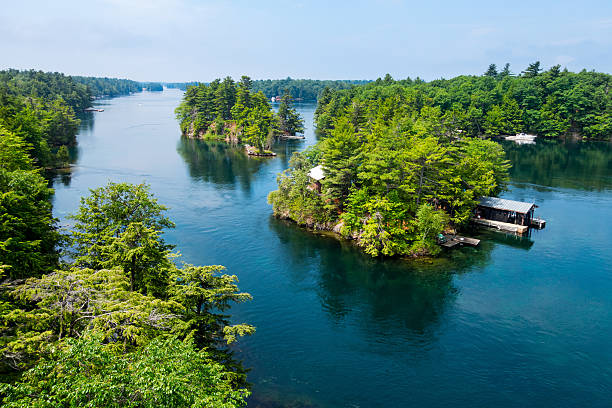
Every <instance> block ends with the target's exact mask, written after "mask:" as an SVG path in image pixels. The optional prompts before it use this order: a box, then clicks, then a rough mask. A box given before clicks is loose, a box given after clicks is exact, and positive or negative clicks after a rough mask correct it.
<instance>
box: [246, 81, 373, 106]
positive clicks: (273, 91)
mask: <svg viewBox="0 0 612 408" xmlns="http://www.w3.org/2000/svg"><path fill="white" fill-rule="evenodd" d="M368 82H369V81H365V80H364V81H360V80H356V81H352V80H340V81H325V80H316V79H293V78H290V77H287V78H286V79H266V80H258V81H253V91H254V92H260V91H261V92H263V94H264V95H265V96H266V97H267V98H272V97H278V96H282V95H284V94H285V93H287V94H288V95H289V96H291V98H293V99H294V100H296V101H311V102H312V101H316V100H317V99H318V98H319V97H320V95H321V93H322V92H323V91H324V89H326V88H329V89H349V88H351V87H353V86H354V85H360V84H365V83H368Z"/></svg>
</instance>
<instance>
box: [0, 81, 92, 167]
mask: <svg viewBox="0 0 612 408" xmlns="http://www.w3.org/2000/svg"><path fill="white" fill-rule="evenodd" d="M90 105H91V94H90V92H89V90H88V88H87V87H86V86H85V85H83V84H80V83H77V82H75V81H74V80H73V79H72V78H71V77H67V76H64V75H63V74H58V73H44V72H40V71H18V70H6V71H0V126H1V127H3V128H4V130H6V131H8V132H10V133H12V134H14V135H16V136H18V137H20V138H21V139H23V140H24V141H25V142H26V143H27V144H28V145H29V148H28V149H26V150H27V151H28V154H29V155H30V157H31V158H32V159H33V161H34V164H35V165H36V166H39V167H52V166H54V165H55V164H56V160H55V158H54V157H53V154H52V153H51V149H52V148H61V146H67V145H68V146H70V145H74V144H75V143H76V138H75V136H76V133H77V131H78V127H79V123H80V122H79V120H78V119H77V117H76V114H75V112H77V111H81V110H83V109H84V108H86V107H88V106H90Z"/></svg>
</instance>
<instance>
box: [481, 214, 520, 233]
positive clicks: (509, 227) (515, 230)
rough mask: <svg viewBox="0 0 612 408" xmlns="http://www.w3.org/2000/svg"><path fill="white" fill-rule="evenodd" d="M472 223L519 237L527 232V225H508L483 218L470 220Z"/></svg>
mask: <svg viewBox="0 0 612 408" xmlns="http://www.w3.org/2000/svg"><path fill="white" fill-rule="evenodd" d="M472 221H473V222H474V223H476V224H479V225H484V226H485V227H490V228H495V229H498V230H500V231H506V232H513V233H515V234H519V235H523V234H525V233H526V232H527V231H528V230H529V227H528V226H527V225H519V224H510V223H509V222H502V221H493V220H487V219H484V218H472Z"/></svg>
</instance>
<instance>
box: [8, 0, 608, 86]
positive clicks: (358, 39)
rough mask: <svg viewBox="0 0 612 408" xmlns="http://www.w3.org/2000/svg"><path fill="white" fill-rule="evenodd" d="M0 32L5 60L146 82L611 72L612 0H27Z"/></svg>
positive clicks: (14, 6) (11, 8)
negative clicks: (538, 69)
mask: <svg viewBox="0 0 612 408" xmlns="http://www.w3.org/2000/svg"><path fill="white" fill-rule="evenodd" d="M0 35H2V38H3V39H4V40H3V41H2V43H1V44H0V51H1V52H2V55H3V58H2V63H1V68H2V69H6V68H17V69H36V70H43V71H52V72H63V73H66V74H68V75H83V76H97V77H114V78H128V79H133V80H137V81H142V82H148V81H155V82H190V81H202V82H207V81H211V80H213V79H215V78H218V77H225V76H227V75H229V76H232V77H234V78H239V77H240V76H241V75H249V76H250V77H252V78H253V79H284V78H287V77H291V78H294V79H299V78H308V79H331V80H336V79H343V80H360V79H369V80H373V79H376V78H378V77H382V76H384V75H385V74H386V73H389V74H391V75H392V76H393V77H394V78H395V79H403V78H406V77H411V78H415V77H417V76H418V77H420V78H423V79H425V80H432V79H437V78H441V77H444V78H451V77H454V76H457V75H462V74H467V75H474V74H481V73H483V72H484V71H485V70H486V68H487V67H488V65H489V64H490V63H495V64H497V66H498V67H499V68H501V67H502V66H503V65H504V64H505V63H506V62H508V63H510V65H511V71H512V72H514V73H520V72H521V71H522V70H524V69H525V68H526V67H527V65H528V64H529V63H531V62H534V61H536V60H539V61H541V64H542V67H543V68H544V69H548V68H549V67H551V66H553V65H556V64H560V65H561V66H562V67H567V68H568V69H569V70H571V71H580V70H582V69H586V70H589V71H590V70H595V71H600V72H612V53H610V50H611V49H612V4H611V3H610V2H606V1H590V2H589V1H587V2H582V3H577V2H570V1H565V0H562V1H555V2H550V1H547V2H538V3H535V2H520V3H519V2H517V3H515V4H512V5H511V6H508V7H505V6H504V5H500V4H494V3H490V2H484V1H480V0H479V1H475V2H472V4H470V5H469V6H466V5H463V4H459V3H457V2H448V1H445V2H441V3H439V4H436V5H432V4H423V3H420V2H412V1H402V0H376V1H353V2H343V1H339V2H334V3H333V4H328V3H326V2H322V1H313V2H308V3H306V2H281V1H269V2H265V4H255V5H254V4H252V3H250V2H247V1H243V0H235V1H195V0H147V1H145V0H132V1H129V2H125V1H121V0H101V1H99V2H97V3H82V2H77V1H76V0H66V1H59V2H53V3H47V2H43V1H24V2H21V3H11V4H7V5H4V6H3V10H2V14H1V16H0Z"/></svg>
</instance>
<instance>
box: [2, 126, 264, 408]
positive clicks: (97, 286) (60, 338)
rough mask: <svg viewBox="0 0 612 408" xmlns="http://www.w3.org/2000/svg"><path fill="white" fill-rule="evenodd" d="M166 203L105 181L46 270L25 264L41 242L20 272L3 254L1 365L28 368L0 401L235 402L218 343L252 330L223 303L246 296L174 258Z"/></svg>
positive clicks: (240, 382)
mask: <svg viewBox="0 0 612 408" xmlns="http://www.w3.org/2000/svg"><path fill="white" fill-rule="evenodd" d="M8 140H9V141H11V143H12V145H16V146H21V145H22V144H20V141H19V140H18V139H16V138H12V139H11V138H9V139H8ZM10 157H15V159H14V160H13V159H12V160H11V162H12V163H15V164H13V166H16V165H27V164H28V162H27V161H24V160H23V158H22V157H19V156H18V155H13V156H10ZM24 163H25V164H24ZM17 172H23V173H27V174H29V175H35V176H38V174H37V173H36V172H33V171H31V170H13V172H12V173H17ZM5 173H6V174H8V173H11V172H8V171H7V170H5V169H2V168H0V175H4V174H5ZM38 177H40V176H38ZM0 180H1V177H0ZM0 185H2V183H1V182H0ZM25 185H27V186H30V187H32V188H33V187H35V184H34V183H32V182H31V181H30V182H29V183H26V184H25ZM41 185H45V184H44V181H43V183H42V184H41ZM13 187H15V186H13ZM17 187H20V186H17ZM40 187H41V186H39V188H40ZM20 188H21V187H20ZM20 188H14V191H12V193H14V192H15V191H17V192H19V191H21V189H20ZM46 191H47V192H48V190H46ZM29 201H33V200H29ZM2 203H3V202H0V205H1V204H2ZM46 203H47V205H48V207H47V208H49V207H50V205H49V204H48V201H46ZM39 207H40V208H44V207H41V206H40V205H39ZM165 210H166V208H165V207H164V206H163V205H161V204H159V203H158V202H157V200H156V199H155V198H154V197H153V196H152V195H151V194H150V192H149V187H148V186H147V185H143V184H141V185H131V184H125V183H119V184H118V183H112V182H111V183H109V184H108V185H106V186H104V187H100V188H98V189H95V190H91V195H90V196H88V197H85V198H83V199H82V201H81V206H80V208H79V211H78V212H77V213H76V214H75V215H74V217H73V219H74V220H75V221H76V222H75V225H74V230H73V231H72V232H71V238H72V243H73V246H74V252H73V253H72V255H73V259H74V261H73V263H72V264H66V265H63V266H64V269H58V270H55V271H52V272H51V271H49V269H50V268H51V266H56V265H57V254H56V253H55V252H53V255H54V258H53V259H52V261H53V262H54V263H53V265H48V266H46V269H45V268H43V266H41V265H35V264H34V261H36V260H37V259H38V258H37V257H39V258H40V257H41V256H42V255H43V254H42V253H37V251H40V249H38V248H36V247H32V248H29V247H28V248H27V249H30V250H31V251H30V252H32V253H25V254H24V255H23V258H25V259H26V261H28V262H30V264H31V271H35V273H34V272H31V273H30V274H27V273H24V272H23V271H24V270H29V269H25V268H20V265H19V263H18V262H16V261H14V260H13V258H11V257H9V256H4V253H3V254H2V255H3V257H2V259H0V261H1V262H0V265H2V267H1V268H0V271H2V272H3V273H7V274H8V276H9V279H8V280H6V281H5V282H4V283H3V284H2V286H1V287H0V352H1V354H2V360H1V362H2V364H1V367H0V368H2V369H3V371H13V372H17V373H18V372H20V371H23V370H29V371H27V372H25V373H24V375H23V376H22V377H21V379H20V380H18V381H17V383H15V384H14V385H5V386H4V390H3V392H4V396H5V400H4V402H5V405H6V403H10V404H13V405H9V406H21V405H20V404H31V405H32V406H57V404H59V405H60V406H62V405H65V404H76V405H80V404H82V403H83V401H87V403H88V404H89V406H107V405H109V404H110V406H126V405H127V406H137V407H142V406H153V404H157V405H160V404H161V406H214V407H216V406H227V407H234V406H243V405H244V400H245V398H246V396H247V395H248V393H247V391H246V389H245V387H246V386H247V382H246V371H245V369H244V368H243V367H242V365H241V364H240V363H239V362H238V361H236V360H235V359H234V357H233V355H232V352H231V350H229V348H228V345H229V344H230V343H232V342H234V341H236V340H237V338H238V337H239V336H245V335H249V334H251V333H253V332H254V330H255V329H254V328H253V327H252V326H250V325H248V324H235V325H232V324H231V323H230V316H229V315H228V314H227V310H228V309H229V307H230V306H231V304H233V303H235V302H244V301H247V300H250V299H251V296H250V295H249V294H247V293H242V292H240V291H239V289H238V287H237V285H236V283H237V278H236V276H231V275H226V274H223V273H222V272H223V269H224V268H223V267H222V266H218V265H214V266H193V265H185V266H183V267H181V268H179V267H177V266H176V265H175V264H174V262H173V258H174V257H176V255H174V254H171V253H170V249H171V248H172V246H171V245H168V244H166V243H165V241H164V239H163V238H162V232H163V229H164V228H170V227H173V226H174V224H173V223H172V222H171V221H170V220H169V219H168V218H167V217H166V216H165V215H164V212H165ZM20 211H22V212H23V210H20ZM10 225H13V224H10ZM1 233H4V231H1ZM7 242H8V244H13V246H14V242H10V240H9V241H6V242H5V243H4V244H5V246H6V247H7V248H8V244H7ZM3 249H4V248H3ZM52 249H54V247H52ZM22 252H23V251H22ZM11 254H13V256H18V255H19V254H20V253H19V252H18V251H17V250H13V251H12V252H11ZM18 273H21V275H19V274H18ZM28 276H34V277H30V278H28V279H25V280H24V279H15V278H18V277H28ZM183 340H185V342H183ZM203 350H206V351H203ZM192 364H194V365H192ZM67 376H68V377H69V378H68V379H67ZM109 376H111V377H112V378H113V380H109V378H110V377H109ZM43 379H44V380H43ZM88 380H89V381H90V382H88ZM98 383H99V385H96V386H95V387H93V388H92V387H91V384H98ZM162 386H163V390H162V391H160V387H162ZM185 393H186V394H185ZM192 394H193V395H192ZM126 401H127V402H126ZM45 404H46V405H45ZM97 404H99V405H97ZM113 404H115V405H113Z"/></svg>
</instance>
